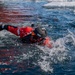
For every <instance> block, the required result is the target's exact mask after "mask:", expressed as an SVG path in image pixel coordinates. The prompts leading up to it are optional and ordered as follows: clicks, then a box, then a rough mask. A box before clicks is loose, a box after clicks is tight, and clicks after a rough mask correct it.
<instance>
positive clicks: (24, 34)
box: [8, 25, 52, 48]
mask: <svg viewBox="0 0 75 75" xmlns="http://www.w3.org/2000/svg"><path fill="white" fill-rule="evenodd" d="M8 31H10V32H11V33H13V34H15V35H17V36H20V38H21V39H22V41H23V42H25V43H40V42H41V41H42V44H41V45H46V46H47V47H50V48H51V47H52V44H51V43H50V38H49V37H45V39H43V38H40V37H37V36H32V35H31V34H32V32H33V31H34V28H32V27H29V26H26V27H14V26H10V25H9V26H8Z"/></svg>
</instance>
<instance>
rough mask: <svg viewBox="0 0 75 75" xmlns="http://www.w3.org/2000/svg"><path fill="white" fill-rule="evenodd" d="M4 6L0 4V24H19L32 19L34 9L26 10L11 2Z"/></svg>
mask: <svg viewBox="0 0 75 75" xmlns="http://www.w3.org/2000/svg"><path fill="white" fill-rule="evenodd" d="M4 4H5V3H4ZM4 4H3V5H2V4H0V22H5V23H20V22H24V21H29V20H33V19H34V18H33V15H34V14H33V13H32V10H34V8H32V7H28V6H27V8H24V7H21V6H20V5H19V4H18V3H15V4H14V3H11V2H9V4H8V5H6V4H5V5H4ZM28 11H30V12H28Z"/></svg>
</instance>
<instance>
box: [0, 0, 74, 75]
mask: <svg viewBox="0 0 75 75" xmlns="http://www.w3.org/2000/svg"><path fill="white" fill-rule="evenodd" d="M43 4H44V3H35V2H24V1H18V2H11V1H10V2H6V3H4V4H2V5H1V7H0V9H1V10H0V17H1V18H0V22H2V23H4V24H11V25H15V26H26V25H30V24H31V23H35V24H36V23H37V24H38V23H39V24H41V25H43V26H44V27H46V29H47V31H48V36H49V37H50V38H51V39H52V43H53V48H52V49H49V48H47V47H42V46H38V45H35V44H34V45H28V44H24V43H22V42H21V41H20V40H19V39H18V37H17V36H15V35H13V34H11V33H10V32H8V31H5V30H4V31H0V72H1V73H10V74H11V73H17V74H24V75H26V74H27V75H40V74H45V75H48V74H52V75H53V74H54V75H55V74H56V75H60V74H61V75H65V74H66V75H71V74H72V75H74V74H75V73H74V71H75V67H74V66H75V51H74V49H75V35H74V34H75V30H74V25H75V24H74V19H75V15H74V13H73V12H72V11H70V10H65V9H64V10H59V9H58V10H48V9H44V8H42V7H41V5H43ZM34 6H35V7H34ZM62 14H63V15H62ZM48 25H50V27H48Z"/></svg>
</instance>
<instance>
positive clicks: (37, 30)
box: [34, 27, 47, 38]
mask: <svg viewBox="0 0 75 75" xmlns="http://www.w3.org/2000/svg"><path fill="white" fill-rule="evenodd" d="M43 29H44V28H42V27H37V28H35V30H34V32H35V34H36V35H37V36H39V37H42V38H45V37H46V36H47V32H46V29H45V30H43Z"/></svg>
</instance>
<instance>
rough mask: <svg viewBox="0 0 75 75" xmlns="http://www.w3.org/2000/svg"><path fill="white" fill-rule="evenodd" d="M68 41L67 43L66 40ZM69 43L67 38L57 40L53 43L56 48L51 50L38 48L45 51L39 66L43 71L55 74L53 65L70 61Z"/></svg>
mask: <svg viewBox="0 0 75 75" xmlns="http://www.w3.org/2000/svg"><path fill="white" fill-rule="evenodd" d="M66 39H67V40H68V41H65V40H66ZM67 42H69V39H68V38H67V36H65V37H63V38H59V39H57V40H56V41H55V42H53V45H54V47H53V48H52V49H49V48H47V47H41V46H37V47H38V48H39V49H40V50H42V51H43V54H41V55H40V58H41V60H38V65H39V66H40V67H41V69H42V70H44V71H46V72H48V71H50V72H53V69H54V68H53V67H52V64H57V63H62V62H64V61H67V60H70V56H69V55H68V51H69V48H67V46H66V43H67Z"/></svg>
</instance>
